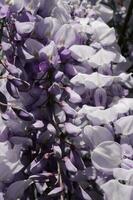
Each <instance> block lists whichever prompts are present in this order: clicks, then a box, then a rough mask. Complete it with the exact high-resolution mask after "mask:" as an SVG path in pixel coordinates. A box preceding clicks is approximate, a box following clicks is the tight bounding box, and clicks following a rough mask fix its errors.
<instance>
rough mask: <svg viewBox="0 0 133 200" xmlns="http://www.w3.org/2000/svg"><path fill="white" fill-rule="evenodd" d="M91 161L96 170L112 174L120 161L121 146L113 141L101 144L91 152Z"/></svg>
mask: <svg viewBox="0 0 133 200" xmlns="http://www.w3.org/2000/svg"><path fill="white" fill-rule="evenodd" d="M91 160H92V163H93V165H94V167H95V168H96V169H97V170H99V171H102V172H104V173H107V174H112V172H113V169H114V168H116V167H118V166H119V165H120V163H121V160H122V154H121V146H120V145H119V144H118V143H116V142H113V141H106V142H102V143H101V144H99V145H98V146H97V147H96V148H95V149H94V150H93V152H92V154H91Z"/></svg>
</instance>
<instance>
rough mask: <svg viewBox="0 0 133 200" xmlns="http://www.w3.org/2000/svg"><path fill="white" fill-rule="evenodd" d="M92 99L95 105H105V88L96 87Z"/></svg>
mask: <svg viewBox="0 0 133 200" xmlns="http://www.w3.org/2000/svg"><path fill="white" fill-rule="evenodd" d="M94 101H95V105H96V106H106V102H107V94H106V91H105V89H103V88H97V89H96V90H95V93H94Z"/></svg>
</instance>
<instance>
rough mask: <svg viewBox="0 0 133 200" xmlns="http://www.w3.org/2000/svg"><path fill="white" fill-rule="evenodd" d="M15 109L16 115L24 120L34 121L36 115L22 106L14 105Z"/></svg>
mask: <svg viewBox="0 0 133 200" xmlns="http://www.w3.org/2000/svg"><path fill="white" fill-rule="evenodd" d="M12 109H13V111H14V112H15V113H16V115H17V116H18V117H19V118H20V119H22V120H24V121H32V120H34V116H33V114H32V113H28V112H27V111H25V110H23V109H21V108H14V107H12Z"/></svg>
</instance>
